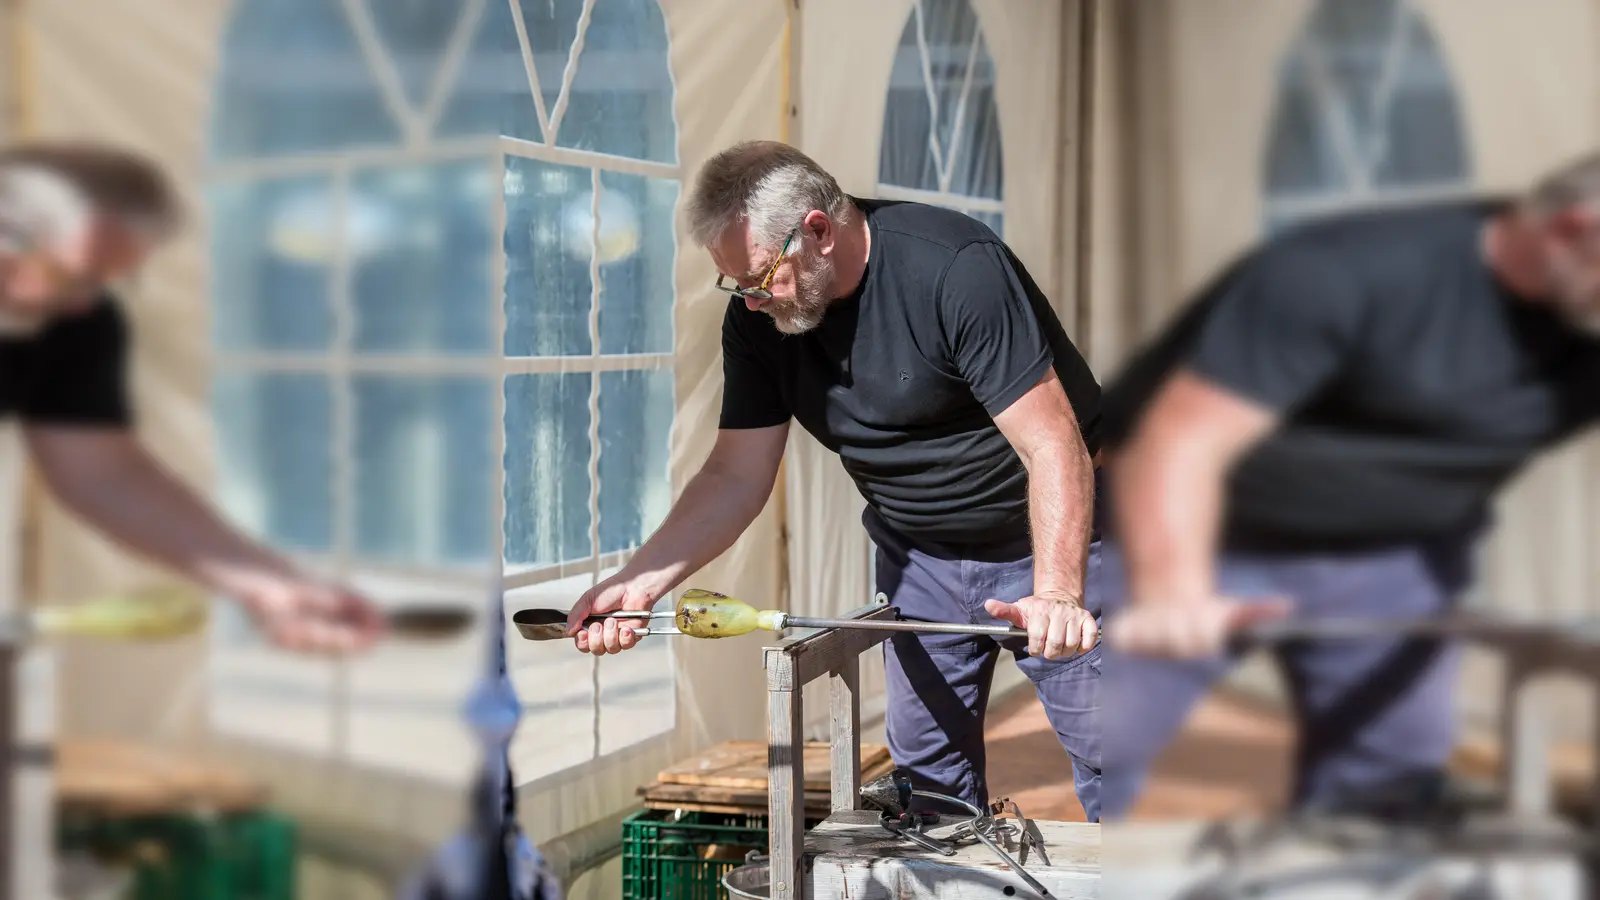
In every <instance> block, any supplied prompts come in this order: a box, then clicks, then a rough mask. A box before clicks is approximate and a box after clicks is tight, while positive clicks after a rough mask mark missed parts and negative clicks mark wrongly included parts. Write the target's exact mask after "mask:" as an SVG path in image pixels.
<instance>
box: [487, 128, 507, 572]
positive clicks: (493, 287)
mask: <svg viewBox="0 0 1600 900" xmlns="http://www.w3.org/2000/svg"><path fill="white" fill-rule="evenodd" d="M492 165H493V172H494V180H493V184H494V190H493V191H491V192H490V196H491V197H492V198H493V199H492V200H491V201H490V202H491V203H492V204H493V207H494V208H493V209H492V210H491V217H492V220H491V221H492V229H493V230H492V231H490V234H492V235H494V239H493V240H491V241H490V242H489V245H490V253H489V285H490V287H489V297H488V302H489V321H490V322H491V323H492V328H493V330H492V332H491V339H492V340H493V341H494V343H493V344H492V345H491V346H492V347H493V351H492V355H493V359H494V360H495V375H494V378H493V382H494V383H493V384H491V385H490V391H491V396H490V409H491V410H492V415H493V418H492V419H491V420H490V421H492V422H493V423H494V426H493V432H494V433H493V441H492V443H493V446H492V450H493V457H492V459H493V464H492V465H490V466H489V478H490V480H491V483H492V490H491V491H490V498H489V508H490V514H491V515H492V516H493V519H492V521H490V523H489V533H490V534H491V535H493V538H492V541H493V544H494V552H493V553H492V555H491V556H490V557H489V558H490V561H491V563H492V565H493V566H494V567H495V570H496V573H497V574H498V575H500V576H501V580H502V584H503V583H504V575H505V565H506V562H505V560H506V532H505V523H506V376H507V374H508V372H507V367H506V364H505V346H506V304H505V289H506V244H505V233H506V192H505V183H506V158H505V155H504V154H496V155H495V157H494V160H493V162H492Z"/></svg>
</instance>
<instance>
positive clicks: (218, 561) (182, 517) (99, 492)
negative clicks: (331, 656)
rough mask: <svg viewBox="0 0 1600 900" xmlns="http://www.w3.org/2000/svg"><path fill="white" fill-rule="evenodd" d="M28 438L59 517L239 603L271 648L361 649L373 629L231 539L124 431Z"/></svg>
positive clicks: (76, 428)
mask: <svg viewBox="0 0 1600 900" xmlns="http://www.w3.org/2000/svg"><path fill="white" fill-rule="evenodd" d="M26 435H27V443H28V449H29V452H30V454H31V456H32V458H33V460H34V463H35V465H36V466H37V468H38V470H39V473H40V474H41V476H42V477H43V478H44V481H45V484H46V485H47V486H49V488H50V490H51V492H52V493H53V494H54V495H55V496H56V497H57V498H58V499H59V500H60V501H61V502H62V503H63V504H64V505H65V506H66V507H67V508H69V509H71V510H72V511H73V512H74V513H76V514H77V515H79V516H80V517H82V518H83V519H84V520H85V521H86V522H88V523H89V524H90V525H93V526H94V527H96V528H98V529H99V530H101V531H103V532H105V534H106V535H108V536H109V537H111V538H112V539H114V540H116V541H117V542H119V543H121V544H123V545H124V546H126V547H128V548H129V549H131V550H133V551H134V552H136V553H139V554H141V555H143V556H146V557H149V558H151V559H153V560H156V561H158V562H161V563H163V564H165V565H167V566H170V567H171V568H173V569H175V570H176V571H178V572H180V573H182V574H184V575H186V576H188V577H190V578H192V579H194V580H195V581H197V582H199V583H200V584H202V585H204V586H206V587H207V588H210V589H212V590H215V591H218V592H220V593H223V594H227V595H229V596H232V597H235V598H237V599H238V600H240V601H242V602H243V603H244V604H245V605H246V606H247V607H248V608H249V609H250V611H251V612H252V613H254V614H255V615H256V617H257V619H258V620H259V621H260V622H261V624H262V626H263V627H264V628H265V629H266V630H267V631H268V632H269V634H271V636H272V637H273V638H274V640H276V641H277V642H278V643H280V644H283V645H285V646H288V647H291V648H293V649H305V650H342V649H359V648H360V647H364V646H365V645H367V644H368V643H370V642H371V640H372V639H374V638H375V637H376V635H377V633H378V631H379V630H380V628H381V617H380V616H379V615H378V613H377V612H376V611H375V610H374V609H372V608H371V606H370V605H369V604H367V603H366V602H365V601H364V600H362V599H361V598H359V597H357V596H355V595H353V594H350V593H349V592H347V591H343V590H341V589H338V588H335V587H332V586H328V585H323V584H320V583H318V582H315V581H313V580H311V579H308V578H306V577H304V576H303V575H301V574H300V573H299V572H297V571H296V570H295V568H294V567H293V566H292V565H290V564H289V563H288V562H287V561H286V560H284V559H282V558H281V557H279V556H277V555H276V554H274V553H272V552H271V551H269V550H268V549H266V548H265V547H262V546H261V545H259V544H257V543H255V542H253V541H251V540H249V539H247V538H246V537H244V536H243V535H241V534H240V533H238V532H237V531H235V530H234V529H233V528H231V527H230V526H229V525H228V524H227V523H226V522H224V521H223V520H222V518H221V517H220V516H218V515H217V514H216V513H215V512H214V511H213V510H212V509H211V507H210V506H209V505H208V504H206V503H205V502H204V501H203V500H201V499H200V498H199V497H198V496H196V495H195V493H194V492H193V491H191V490H189V488H188V487H186V486H184V485H183V484H182V483H180V482H179V481H178V480H177V479H176V478H174V477H173V476H172V475H170V474H168V473H167V471H166V470H165V469H163V468H162V467H161V466H160V464H159V463H157V462H156V461H155V460H154V459H153V458H152V457H151V456H150V454H149V453H148V452H147V451H146V450H145V449H144V448H143V447H141V446H140V445H139V443H138V441H137V440H135V439H134V437H133V435H132V434H131V433H130V432H129V431H128V430H127V429H124V428H115V427H92V426H82V425H30V426H29V427H28V428H27V429H26Z"/></svg>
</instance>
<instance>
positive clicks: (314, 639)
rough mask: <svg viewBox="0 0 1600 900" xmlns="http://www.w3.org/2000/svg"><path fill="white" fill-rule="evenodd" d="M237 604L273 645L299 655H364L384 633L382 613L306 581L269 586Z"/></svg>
mask: <svg viewBox="0 0 1600 900" xmlns="http://www.w3.org/2000/svg"><path fill="white" fill-rule="evenodd" d="M239 601H240V602H241V603H242V604H243V605H244V607H245V609H246V610H248V611H249V612H250V614H251V616H252V617H253V618H254V619H255V621H256V625H257V626H258V627H259V628H260V629H261V630H262V631H264V632H266V634H267V636H268V638H270V639H271V640H272V642H273V643H274V644H276V645H277V646H279V647H282V648H284V649H285V650H293V651H296V652H299V653H323V654H344V653H360V652H362V651H365V650H367V649H368V648H370V647H371V646H372V645H373V644H374V643H376V642H377V641H378V639H379V638H381V637H382V636H383V633H384V631H385V622H384V615H383V612H382V610H380V609H379V608H378V607H377V606H375V605H374V604H373V603H372V601H370V600H368V599H367V598H365V597H363V596H361V595H360V594H357V593H355V592H354V591H352V590H350V589H348V588H344V587H340V586H338V585H333V584H326V583H323V582H319V581H314V580H311V579H307V578H289V579H283V580H274V581H269V582H265V583H263V584H261V585H259V586H253V587H251V588H249V589H246V590H244V591H241V592H239Z"/></svg>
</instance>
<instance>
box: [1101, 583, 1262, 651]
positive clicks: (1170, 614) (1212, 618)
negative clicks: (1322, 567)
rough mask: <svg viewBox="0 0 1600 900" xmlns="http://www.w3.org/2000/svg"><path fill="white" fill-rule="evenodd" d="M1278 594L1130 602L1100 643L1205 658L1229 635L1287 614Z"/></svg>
mask: <svg viewBox="0 0 1600 900" xmlns="http://www.w3.org/2000/svg"><path fill="white" fill-rule="evenodd" d="M1290 611H1291V606H1290V603H1289V601H1287V600H1284V599H1282V598H1251V599H1249V600H1241V599H1238V598H1234V597H1223V596H1209V597H1203V598H1200V599H1195V600H1176V601H1171V600H1168V601H1160V600H1152V601H1149V602H1144V603H1134V604H1133V605H1131V606H1130V607H1129V608H1128V609H1127V610H1126V611H1124V612H1122V613H1121V614H1119V615H1117V616H1114V617H1113V618H1112V620H1111V621H1110V622H1109V623H1108V624H1107V628H1106V641H1107V643H1109V644H1110V645H1111V647H1112V648H1113V649H1115V650H1117V651H1119V652H1122V653H1129V654H1135V655H1139V656H1156V657H1163V658H1167V659H1207V658H1210V657H1214V656H1217V655H1218V654H1220V653H1222V652H1223V651H1224V650H1225V649H1227V645H1228V640H1229V638H1231V637H1233V635H1234V634H1235V633H1237V632H1238V631H1240V630H1241V629H1244V628H1248V627H1250V626H1251V625H1254V624H1255V623H1257V622H1269V621H1272V620H1275V619H1282V618H1284V617H1286V616H1288V615H1289V613H1290Z"/></svg>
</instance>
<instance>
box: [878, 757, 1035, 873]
mask: <svg viewBox="0 0 1600 900" xmlns="http://www.w3.org/2000/svg"><path fill="white" fill-rule="evenodd" d="M913 797H922V798H923V799H926V800H937V801H939V802H941V803H948V804H951V805H952V806H960V807H963V808H965V809H966V810H967V811H968V812H970V813H972V818H971V819H970V820H968V821H966V822H963V823H962V824H961V827H959V828H957V829H956V830H955V831H953V832H951V834H950V836H949V837H948V838H946V839H944V840H939V839H937V838H933V837H930V836H928V835H927V834H925V833H924V832H923V828H924V827H925V826H927V825H931V824H935V823H936V822H937V821H938V818H939V817H938V816H937V815H934V814H929V813H917V812H912V811H911V799H912V798H913ZM861 804H862V806H864V807H865V808H867V809H873V810H877V811H878V814H879V816H878V823H879V824H880V825H882V826H883V828H884V830H885V831H888V832H889V833H890V834H893V835H895V836H896V837H901V838H905V839H907V840H909V841H911V842H912V843H914V844H917V845H918V846H921V847H923V848H925V849H928V850H932V851H933V852H935V853H939V854H941V855H944V856H954V855H955V852H956V851H955V845H956V844H958V843H961V838H963V837H965V836H967V835H969V834H970V835H971V836H972V837H975V838H977V839H978V840H980V841H982V842H983V844H984V846H986V847H988V848H989V849H990V850H992V851H994V854H995V855H996V856H998V857H1000V860H1001V861H1002V862H1004V863H1005V864H1006V865H1007V866H1009V867H1010V868H1011V870H1012V871H1013V872H1016V873H1017V877H1018V878H1021V879H1022V880H1023V881H1024V882H1026V883H1027V885H1028V887H1029V888H1032V889H1033V891H1034V892H1035V893H1037V894H1038V895H1039V896H1040V897H1051V896H1053V895H1052V894H1051V893H1050V891H1049V889H1048V888H1046V887H1045V886H1044V885H1042V884H1040V883H1039V880H1038V879H1037V878H1034V877H1033V876H1032V875H1030V874H1029V873H1028V870H1027V869H1025V868H1023V867H1022V864H1021V863H1019V862H1017V861H1016V860H1015V859H1013V858H1012V857H1011V854H1009V853H1007V852H1006V851H1005V850H1004V849H1002V848H1001V847H1000V844H999V841H1000V840H1004V841H1006V842H1008V843H1009V842H1010V837H1011V831H1012V830H1013V829H1015V830H1016V831H1017V832H1018V836H1019V841H1018V842H1019V844H1020V845H1021V846H1022V848H1023V853H1024V855H1025V854H1026V852H1027V848H1028V847H1030V846H1032V847H1033V848H1034V849H1035V850H1036V851H1037V853H1038V856H1039V858H1040V860H1041V861H1043V862H1044V863H1045V865H1049V864H1050V863H1049V860H1048V859H1047V858H1046V857H1045V855H1044V839H1043V837H1042V836H1041V835H1040V834H1039V830H1038V827H1037V826H1035V825H1034V824H1033V822H1032V821H1031V820H1029V819H1027V818H1025V817H1024V816H1023V815H1022V810H1020V809H1018V808H1017V805H1016V804H1015V803H1011V802H1010V801H1001V802H1000V803H999V804H996V805H997V806H1002V807H1005V806H1007V805H1009V809H1010V810H1011V811H1012V814H1013V815H1015V816H1016V818H1017V824H1016V825H1015V826H1013V825H1011V824H1010V823H1006V822H1001V821H1000V820H999V819H997V818H995V813H996V812H998V810H987V809H979V808H978V807H976V806H973V805H972V804H970V803H968V802H966V801H965V800H960V799H957V798H955V797H950V796H947V795H945V794H936V793H933V792H932V791H919V790H916V789H914V788H913V787H912V786H911V777H910V775H908V774H907V773H906V771H905V770H904V769H895V770H894V771H893V772H890V773H889V774H888V775H885V776H883V777H882V778H879V779H877V780H876V781H873V782H870V783H868V784H866V785H863V786H862V788H861ZM1008 890H1009V888H1008Z"/></svg>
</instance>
